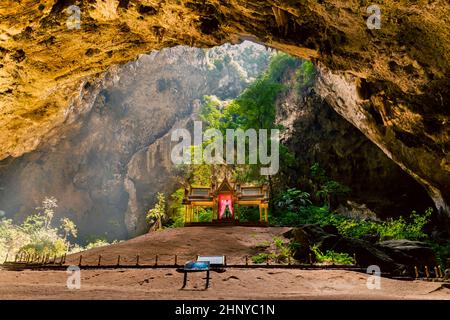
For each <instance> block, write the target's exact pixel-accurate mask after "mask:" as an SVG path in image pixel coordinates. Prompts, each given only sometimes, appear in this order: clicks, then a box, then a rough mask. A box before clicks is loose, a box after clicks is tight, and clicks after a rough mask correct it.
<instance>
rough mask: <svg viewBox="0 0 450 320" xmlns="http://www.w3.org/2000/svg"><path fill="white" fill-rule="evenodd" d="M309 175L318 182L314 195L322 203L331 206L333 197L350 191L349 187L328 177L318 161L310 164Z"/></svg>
mask: <svg viewBox="0 0 450 320" xmlns="http://www.w3.org/2000/svg"><path fill="white" fill-rule="evenodd" d="M311 176H312V178H313V179H314V180H315V181H316V183H317V184H318V189H319V190H318V191H317V192H316V196H317V197H318V198H320V199H322V200H323V202H324V205H327V206H328V207H331V199H332V198H333V197H337V196H342V195H346V194H348V193H350V191H351V189H350V188H349V187H347V186H345V185H343V184H341V183H339V182H338V181H335V180H332V179H330V178H328V176H327V175H326V173H325V170H324V169H323V168H321V167H320V165H319V164H318V163H315V164H313V165H312V166H311Z"/></svg>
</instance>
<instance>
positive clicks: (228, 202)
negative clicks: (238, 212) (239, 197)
mask: <svg viewBox="0 0 450 320" xmlns="http://www.w3.org/2000/svg"><path fill="white" fill-rule="evenodd" d="M227 207H228V210H230V213H231V216H232V217H233V218H234V210H233V198H232V196H231V194H219V219H223V216H224V214H225V209H226V208H227Z"/></svg>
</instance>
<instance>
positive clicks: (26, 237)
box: [0, 197, 77, 259]
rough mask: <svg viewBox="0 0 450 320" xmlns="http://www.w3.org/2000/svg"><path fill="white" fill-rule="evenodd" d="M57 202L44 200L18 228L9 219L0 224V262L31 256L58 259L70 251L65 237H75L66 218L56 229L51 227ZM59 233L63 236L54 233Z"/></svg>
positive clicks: (73, 227)
mask: <svg viewBox="0 0 450 320" xmlns="http://www.w3.org/2000/svg"><path fill="white" fill-rule="evenodd" d="M57 207H58V205H57V200H56V199H55V198H53V197H46V198H45V199H44V200H43V201H42V206H41V207H38V208H36V209H37V211H38V212H37V213H35V214H31V215H29V216H27V217H26V218H25V220H24V221H23V222H22V224H20V225H16V224H14V223H13V221H12V220H10V219H1V220H0V259H5V258H6V255H8V256H9V257H13V256H15V255H16V254H18V253H28V254H35V255H47V254H48V255H51V256H53V255H62V254H64V253H65V252H67V250H68V249H69V248H70V246H71V244H70V242H69V241H67V237H68V236H69V235H71V236H72V237H74V238H75V237H76V236H77V231H76V226H75V224H74V223H73V222H72V221H71V220H70V219H68V218H62V219H61V221H60V222H61V223H60V226H57V227H52V220H53V217H54V214H55V209H56V208H57ZM59 230H61V231H62V232H63V234H60V233H59V232H58V231H59Z"/></svg>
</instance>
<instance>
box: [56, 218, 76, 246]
mask: <svg viewBox="0 0 450 320" xmlns="http://www.w3.org/2000/svg"><path fill="white" fill-rule="evenodd" d="M60 228H61V229H62V230H63V232H64V240H65V241H67V237H68V236H69V235H72V237H74V238H76V237H77V233H78V230H77V226H76V225H75V223H74V222H73V221H72V220H70V219H69V218H62V219H61V226H60Z"/></svg>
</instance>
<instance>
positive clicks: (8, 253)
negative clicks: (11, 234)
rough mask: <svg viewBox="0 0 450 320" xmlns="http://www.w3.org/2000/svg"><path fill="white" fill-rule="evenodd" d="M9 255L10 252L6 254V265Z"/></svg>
mask: <svg viewBox="0 0 450 320" xmlns="http://www.w3.org/2000/svg"><path fill="white" fill-rule="evenodd" d="M8 255H9V252H8V253H7V254H6V258H5V262H4V263H6V262H8Z"/></svg>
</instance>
